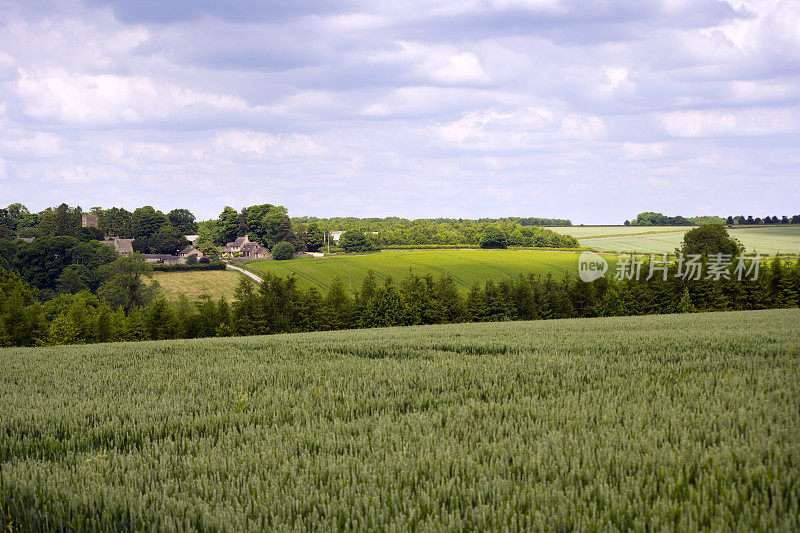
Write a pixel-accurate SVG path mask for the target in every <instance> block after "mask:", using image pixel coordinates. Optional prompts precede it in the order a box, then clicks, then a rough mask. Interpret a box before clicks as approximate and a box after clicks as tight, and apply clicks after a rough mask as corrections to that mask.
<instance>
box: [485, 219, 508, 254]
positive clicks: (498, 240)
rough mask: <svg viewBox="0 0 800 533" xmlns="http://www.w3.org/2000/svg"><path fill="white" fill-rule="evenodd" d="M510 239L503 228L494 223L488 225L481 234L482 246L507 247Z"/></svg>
mask: <svg viewBox="0 0 800 533" xmlns="http://www.w3.org/2000/svg"><path fill="white" fill-rule="evenodd" d="M506 247H508V239H506V234H505V233H503V230H502V229H500V228H498V227H497V226H494V225H491V224H490V225H488V226H486V228H484V230H483V233H482V234H481V248H506Z"/></svg>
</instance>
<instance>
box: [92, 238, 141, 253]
mask: <svg viewBox="0 0 800 533" xmlns="http://www.w3.org/2000/svg"><path fill="white" fill-rule="evenodd" d="M100 242H101V243H103V244H107V245H109V246H111V247H112V248H114V250H116V252H117V253H119V254H131V253H133V239H120V238H119V237H109V238H108V239H106V240H104V241H100Z"/></svg>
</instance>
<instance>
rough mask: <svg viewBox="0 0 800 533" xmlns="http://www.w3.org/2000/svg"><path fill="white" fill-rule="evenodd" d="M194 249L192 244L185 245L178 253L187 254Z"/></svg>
mask: <svg viewBox="0 0 800 533" xmlns="http://www.w3.org/2000/svg"><path fill="white" fill-rule="evenodd" d="M195 249H196V248H195V247H194V246H187V247H186V248H184V249H183V250H181V251H180V252H178V253H179V254H188V253H189V252H191V251H192V250H195Z"/></svg>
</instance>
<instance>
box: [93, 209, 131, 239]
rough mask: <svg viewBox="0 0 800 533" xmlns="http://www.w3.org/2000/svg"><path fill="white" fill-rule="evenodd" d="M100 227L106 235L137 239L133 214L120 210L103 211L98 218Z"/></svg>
mask: <svg viewBox="0 0 800 533" xmlns="http://www.w3.org/2000/svg"><path fill="white" fill-rule="evenodd" d="M97 221H98V227H99V228H100V230H101V231H102V232H103V234H105V235H109V236H112V237H119V238H121V239H133V238H134V237H136V230H135V226H134V220H133V213H131V212H130V211H128V210H126V209H123V208H120V207H112V208H110V209H103V210H102V211H101V212H100V214H99V215H98V217H97Z"/></svg>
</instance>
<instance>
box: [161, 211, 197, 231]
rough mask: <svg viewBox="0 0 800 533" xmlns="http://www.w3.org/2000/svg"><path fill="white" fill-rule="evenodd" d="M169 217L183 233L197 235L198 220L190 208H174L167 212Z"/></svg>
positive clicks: (171, 222) (170, 221)
mask: <svg viewBox="0 0 800 533" xmlns="http://www.w3.org/2000/svg"><path fill="white" fill-rule="evenodd" d="M167 219H169V223H170V224H172V225H173V226H174V227H176V228H178V230H180V232H181V233H182V234H183V235H195V234H196V233H197V222H196V221H195V218H194V215H193V214H192V212H191V211H189V210H188V209H173V210H172V211H170V212H169V213H168V214H167Z"/></svg>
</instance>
